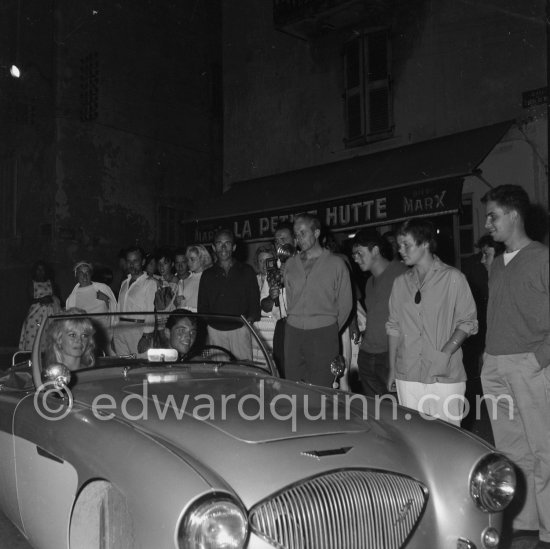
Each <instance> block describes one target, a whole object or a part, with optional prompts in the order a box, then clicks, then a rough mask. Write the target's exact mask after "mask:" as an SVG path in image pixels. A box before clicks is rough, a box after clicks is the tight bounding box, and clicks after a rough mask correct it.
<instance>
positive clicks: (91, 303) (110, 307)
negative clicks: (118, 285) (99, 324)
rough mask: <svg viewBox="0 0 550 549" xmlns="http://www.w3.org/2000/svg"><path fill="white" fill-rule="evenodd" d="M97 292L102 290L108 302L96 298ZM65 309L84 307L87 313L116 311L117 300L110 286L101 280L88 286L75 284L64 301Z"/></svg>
mask: <svg viewBox="0 0 550 549" xmlns="http://www.w3.org/2000/svg"><path fill="white" fill-rule="evenodd" d="M97 292H103V293H104V294H105V295H107V297H108V298H109V304H107V303H105V301H103V300H101V299H97ZM65 307H66V308H67V309H69V308H71V307H78V308H79V309H84V310H85V311H86V312H87V313H90V314H91V313H116V311H117V300H116V297H115V294H113V292H112V290H111V288H109V286H107V285H106V284H103V283H101V282H92V283H91V284H90V285H88V286H84V287H82V286H80V284H77V285H76V286H75V287H74V288H73V291H72V292H71V294H70V295H69V297H68V298H67V301H66V302H65Z"/></svg>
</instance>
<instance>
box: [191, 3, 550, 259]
mask: <svg viewBox="0 0 550 549" xmlns="http://www.w3.org/2000/svg"><path fill="white" fill-rule="evenodd" d="M243 28H245V29H246V32H243V30H242V29H243ZM223 32H224V34H223V55H224V168H223V170H224V172H223V181H224V188H225V190H226V192H225V194H224V195H223V196H222V197H221V198H219V199H217V200H216V201H213V202H212V203H210V204H207V205H206V206H205V207H204V208H202V209H201V210H200V212H199V213H198V214H197V215H196V218H197V219H199V220H200V221H199V222H195V223H194V224H193V223H189V224H188V230H189V234H190V235H193V236H192V237H194V238H196V239H198V240H202V241H208V239H209V238H210V235H211V233H212V230H213V229H214V228H215V227H216V226H219V225H222V224H233V226H234V228H235V230H236V232H237V234H239V235H240V236H241V237H242V238H243V239H244V240H248V241H250V242H255V241H258V240H261V239H263V238H266V237H267V236H268V233H269V232H270V231H269V230H265V228H266V227H267V226H268V225H269V227H270V228H272V227H273V225H274V224H275V223H276V222H277V220H279V219H285V218H291V216H292V214H293V213H296V212H297V211H300V210H304V209H305V210H308V211H316V213H318V214H319V215H320V217H321V219H322V221H324V222H325V224H327V225H328V226H329V227H330V228H331V229H332V230H334V231H336V232H337V233H338V236H339V237H340V239H343V238H345V236H347V235H349V234H350V233H352V232H353V231H354V230H356V229H357V228H358V227H361V226H369V225H372V226H378V227H379V228H380V230H387V229H389V228H391V227H392V226H393V225H394V224H395V223H397V222H398V221H400V220H402V219H403V218H406V217H410V216H411V215H425V216H432V217H433V220H434V222H436V225H437V226H438V229H439V237H440V249H441V253H442V255H444V257H445V259H446V260H448V261H450V262H453V263H454V264H459V262H460V258H461V257H464V256H467V255H470V254H471V253H472V252H473V244H474V242H475V240H476V239H477V238H479V236H480V235H481V234H483V232H484V229H483V224H484V212H483V208H482V206H481V204H480V198H481V196H482V195H483V194H484V193H485V192H486V191H487V190H488V189H489V188H490V187H491V186H497V185H500V184H504V183H517V184H521V185H523V186H524V187H525V188H526V189H527V191H528V192H529V194H530V196H531V198H532V199H533V200H534V201H536V202H539V203H541V204H543V205H544V207H545V208H546V205H547V204H548V186H547V182H548V169H547V167H548V145H547V143H548V140H547V135H548V124H547V88H546V63H547V50H548V47H547V44H548V42H547V29H546V23H545V2H544V1H543V0H526V1H525V2H515V1H514V0H498V1H497V2H490V3H487V2H483V3H479V2H472V1H470V0H460V1H456V0H440V1H438V2H431V1H428V0H417V1H415V2H410V1H407V0H395V1H390V0H337V1H336V0H333V1H327V0H259V1H257V0H243V1H242V2H239V3H234V2H230V1H225V2H223ZM451 195H452V198H451ZM438 197H439V198H438ZM441 197H443V199H441ZM377 201H379V202H377ZM380 201H381V202H380ZM232 217H233V218H234V219H232Z"/></svg>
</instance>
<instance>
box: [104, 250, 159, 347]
mask: <svg viewBox="0 0 550 549" xmlns="http://www.w3.org/2000/svg"><path fill="white" fill-rule="evenodd" d="M126 262H127V265H128V277H127V278H126V280H124V281H123V282H122V285H121V287H120V292H119V294H118V311H119V313H122V314H121V315H120V317H119V326H118V329H117V330H116V333H115V337H114V344H115V350H116V352H117V354H119V355H131V354H138V353H143V352H145V351H146V350H147V349H148V348H149V347H151V346H152V344H153V333H154V329H155V327H154V325H152V324H151V322H149V321H148V322H146V321H145V317H144V316H140V315H128V316H125V315H124V313H139V312H152V311H153V310H154V307H155V293H156V291H157V283H156V282H155V280H154V279H153V278H150V277H148V276H147V273H145V272H144V271H143V267H144V264H145V258H144V254H143V251H142V250H141V249H140V248H138V247H133V248H128V250H127V251H126Z"/></svg>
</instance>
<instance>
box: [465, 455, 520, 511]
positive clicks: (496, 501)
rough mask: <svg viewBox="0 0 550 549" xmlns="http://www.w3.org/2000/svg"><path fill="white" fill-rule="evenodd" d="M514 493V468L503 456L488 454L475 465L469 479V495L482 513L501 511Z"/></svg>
mask: <svg viewBox="0 0 550 549" xmlns="http://www.w3.org/2000/svg"><path fill="white" fill-rule="evenodd" d="M515 491H516V473H515V471H514V466H513V464H512V463H511V462H510V461H509V460H508V459H506V458H505V457H504V456H501V455H500V454H489V455H488V456H485V457H484V458H483V459H481V460H480V461H479V462H478V463H477V465H476V466H475V468H474V470H473V472H472V475H471V477H470V495H471V496H472V499H473V500H474V501H475V503H476V505H477V506H478V507H479V508H480V509H481V510H482V511H485V512H486V513H498V512H499V511H503V510H504V509H505V508H506V507H507V506H508V504H509V503H510V502H511V501H512V498H513V497H514V493H515Z"/></svg>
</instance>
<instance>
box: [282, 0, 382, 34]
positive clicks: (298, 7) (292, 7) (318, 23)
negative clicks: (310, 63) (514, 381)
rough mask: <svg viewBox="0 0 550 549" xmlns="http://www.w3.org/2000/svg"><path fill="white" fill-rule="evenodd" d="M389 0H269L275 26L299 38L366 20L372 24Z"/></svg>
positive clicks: (380, 15) (378, 19)
mask: <svg viewBox="0 0 550 549" xmlns="http://www.w3.org/2000/svg"><path fill="white" fill-rule="evenodd" d="M390 3H391V2H390V0H273V21H274V24H275V28H276V29H278V30H280V31H283V32H287V33H289V34H293V35H295V36H298V37H300V38H303V39H306V40H307V39H309V38H311V37H313V36H316V35H318V34H321V33H322V32H325V31H327V30H338V29H344V28H346V27H350V26H354V25H357V24H361V23H364V22H368V21H369V20H376V21H377V23H376V24H380V23H379V21H380V19H381V18H383V17H384V16H385V15H386V14H387V11H388V7H389V5H390Z"/></svg>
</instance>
